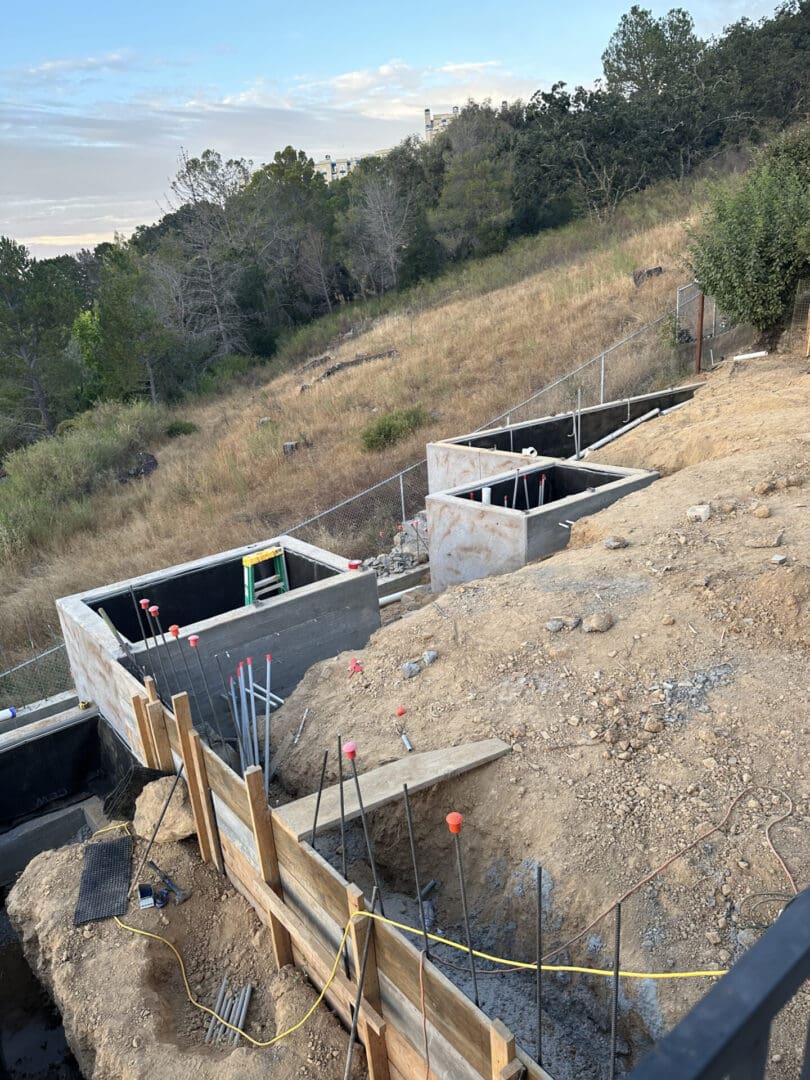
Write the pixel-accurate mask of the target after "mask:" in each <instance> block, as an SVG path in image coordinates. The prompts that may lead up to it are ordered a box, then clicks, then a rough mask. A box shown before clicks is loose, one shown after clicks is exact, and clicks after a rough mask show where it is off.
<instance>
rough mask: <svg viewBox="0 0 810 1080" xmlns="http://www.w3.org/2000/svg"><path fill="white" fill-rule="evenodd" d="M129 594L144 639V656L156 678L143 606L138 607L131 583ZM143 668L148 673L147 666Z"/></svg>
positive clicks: (150, 671)
mask: <svg viewBox="0 0 810 1080" xmlns="http://www.w3.org/2000/svg"><path fill="white" fill-rule="evenodd" d="M129 595H130V596H131V597H132V606H133V607H134V608H135V615H136V617H137V619H138V631H139V633H140V635H141V640H142V641H143V647H144V658H145V660H147V661H148V667H149V674H150V675H151V676H152V678H153V679H154V677H155V671H154V668H153V666H152V657H151V656H150V655H149V642H148V641H147V640H146V639H147V637H148V634H147V633H146V627H145V626H144V624H143V617H142V612H141V608H140V607H138V601H137V600H136V599H135V591H134V590H133V588H132V586H131V585H130V587H129ZM141 670H142V671H143V672H144V674H146V673H147V672H146V668H145V667H142V668H141Z"/></svg>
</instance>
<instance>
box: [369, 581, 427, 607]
mask: <svg viewBox="0 0 810 1080" xmlns="http://www.w3.org/2000/svg"><path fill="white" fill-rule="evenodd" d="M423 588H424V585H413V586H412V587H411V588H410V589H403V590H402V592H394V593H389V594H388V596H381V597H380V601H379V603H380V607H388V605H389V604H394V603H396V601H397V600H401V599H402V597H403V596H407V595H408V593H412V592H416V591H417V589H423Z"/></svg>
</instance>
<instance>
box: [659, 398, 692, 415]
mask: <svg viewBox="0 0 810 1080" xmlns="http://www.w3.org/2000/svg"><path fill="white" fill-rule="evenodd" d="M689 400H690V401H691V398H690V399H689ZM688 404H689V401H679V402H678V404H677V405H670V407H669V408H668V409H662V410H661V415H662V416H669V414H670V413H671V412H675V410H676V409H682V408H683V407H684V405H688Z"/></svg>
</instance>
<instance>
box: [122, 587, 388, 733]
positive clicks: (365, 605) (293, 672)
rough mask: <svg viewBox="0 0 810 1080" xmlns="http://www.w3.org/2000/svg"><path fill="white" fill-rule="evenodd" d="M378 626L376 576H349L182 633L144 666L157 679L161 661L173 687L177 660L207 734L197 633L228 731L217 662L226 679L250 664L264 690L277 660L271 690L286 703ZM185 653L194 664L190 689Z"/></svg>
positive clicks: (361, 643)
mask: <svg viewBox="0 0 810 1080" xmlns="http://www.w3.org/2000/svg"><path fill="white" fill-rule="evenodd" d="M379 626H380V606H379V601H378V598H377V579H376V575H375V574H374V573H373V572H371V571H360V572H351V573H347V574H341V575H339V576H337V577H333V578H327V579H326V580H325V581H317V582H315V583H314V584H313V585H307V586H305V587H303V588H300V589H296V590H294V591H293V592H289V593H282V594H281V595H280V596H278V597H276V598H275V599H274V600H272V601H270V602H269V603H268V604H262V605H260V606H259V607H249V608H240V609H239V610H237V611H231V612H228V613H227V614H225V615H222V616H219V617H217V618H215V619H206V620H204V621H203V622H200V623H195V624H192V625H191V626H187V627H184V628H183V631H182V633H181V634H180V637H179V638H178V640H177V641H174V640H169V641H167V643H166V645H165V646H164V645H159V646H158V648H157V650H155V649H154V648H153V649H151V650H150V651H149V652H147V653H146V654H145V660H146V665H147V667H148V666H149V665H150V664H156V665H158V667H157V670H158V677H159V675H160V666H159V663H158V657H160V658H162V660H163V667H164V669H165V670H166V673H167V677H168V679H169V681H171V682H173V681H174V676H173V672H172V667H171V661H170V657H171V659H172V660H173V661H174V668H175V670H176V672H177V675H178V676H179V677H180V679H181V680H182V685H181V686H178V687H176V688H175V692H178V690H188V691H189V692H190V694H191V698H192V703H196V705H197V710H196V715H195V724H196V725H197V726H198V727H200V726H202V727H203V728H204V727H205V725H206V724H208V723H210V722H211V719H212V717H211V708H210V706H209V703H208V695H207V693H206V688H205V684H204V683H203V677H202V674H201V672H200V665H199V664H198V663H197V659H196V657H195V656H194V655H193V651H192V649H191V648H190V647H189V645H188V638H189V636H190V635H191V634H198V635H199V638H200V643H199V645H198V646H197V648H198V649H199V653H200V659H201V660H202V664H203V668H204V669H205V673H206V679H207V680H208V683H209V687H210V689H211V693H212V696H213V697H214V704H215V706H216V707H217V713H218V719H219V720H220V722H221V723H222V725H223V730H225V724H226V723H227V722H228V717H229V712H228V706H227V703H226V702H225V700H224V699H223V698H222V697H221V695H222V693H223V687H222V681H221V679H220V677H219V672H218V670H217V664H216V661H215V659H214V657H215V656H218V657H219V660H220V663H221V665H222V668H223V671H224V672H225V676H226V678H227V676H228V674H229V673H230V674H233V673H234V672H235V670H236V665H237V663H238V661H240V660H244V659H246V658H247V657H248V656H250V657H252V659H253V677H254V680H255V681H256V682H257V683H258V684H259V685H261V686H262V687H263V686H264V685H265V679H266V672H267V664H266V661H265V657H266V655H267V653H271V654H272V656H273V661H272V683H271V689H272V692H273V693H274V694H277V695H278V696H279V697H284V698H286V697H287V696H288V695H289V694H291V693H292V691H293V690H294V689H295V687H296V686H297V685H298V683H299V682H300V681H301V678H302V677H303V675H304V673H305V672H306V671H307V670H308V669H309V668H310V667H311V666H312V665H313V664H315V663H317V662H318V661H319V660H325V659H327V658H328V657H330V656H336V655H337V654H338V653H339V652H343V651H344V650H345V649H362V648H363V646H364V645H366V644H367V642H368V639H369V637H370V636H371V635H372V634H373V633H374V631H375V630H377V629H379ZM181 650H182V651H183V652H184V653H185V655H186V659H187V661H188V665H189V671H190V674H191V680H192V681H191V687H190V688H189V685H188V676H187V674H186V670H185V667H184V665H183V660H182V656H181ZM167 653H168V655H167ZM135 655H136V656H137V657H138V658H140V657H141V656H143V655H144V652H143V647H142V646H138V648H137V649H136V650H135ZM257 708H259V709H261V706H259V705H257Z"/></svg>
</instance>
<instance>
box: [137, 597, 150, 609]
mask: <svg viewBox="0 0 810 1080" xmlns="http://www.w3.org/2000/svg"><path fill="white" fill-rule="evenodd" d="M138 603H139V604H140V605H141V607H142V608H143V610H144V611H146V609H147V608H148V607H149V601H148V600H147V599H146V597H144V598H143V600H139V601H138Z"/></svg>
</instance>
